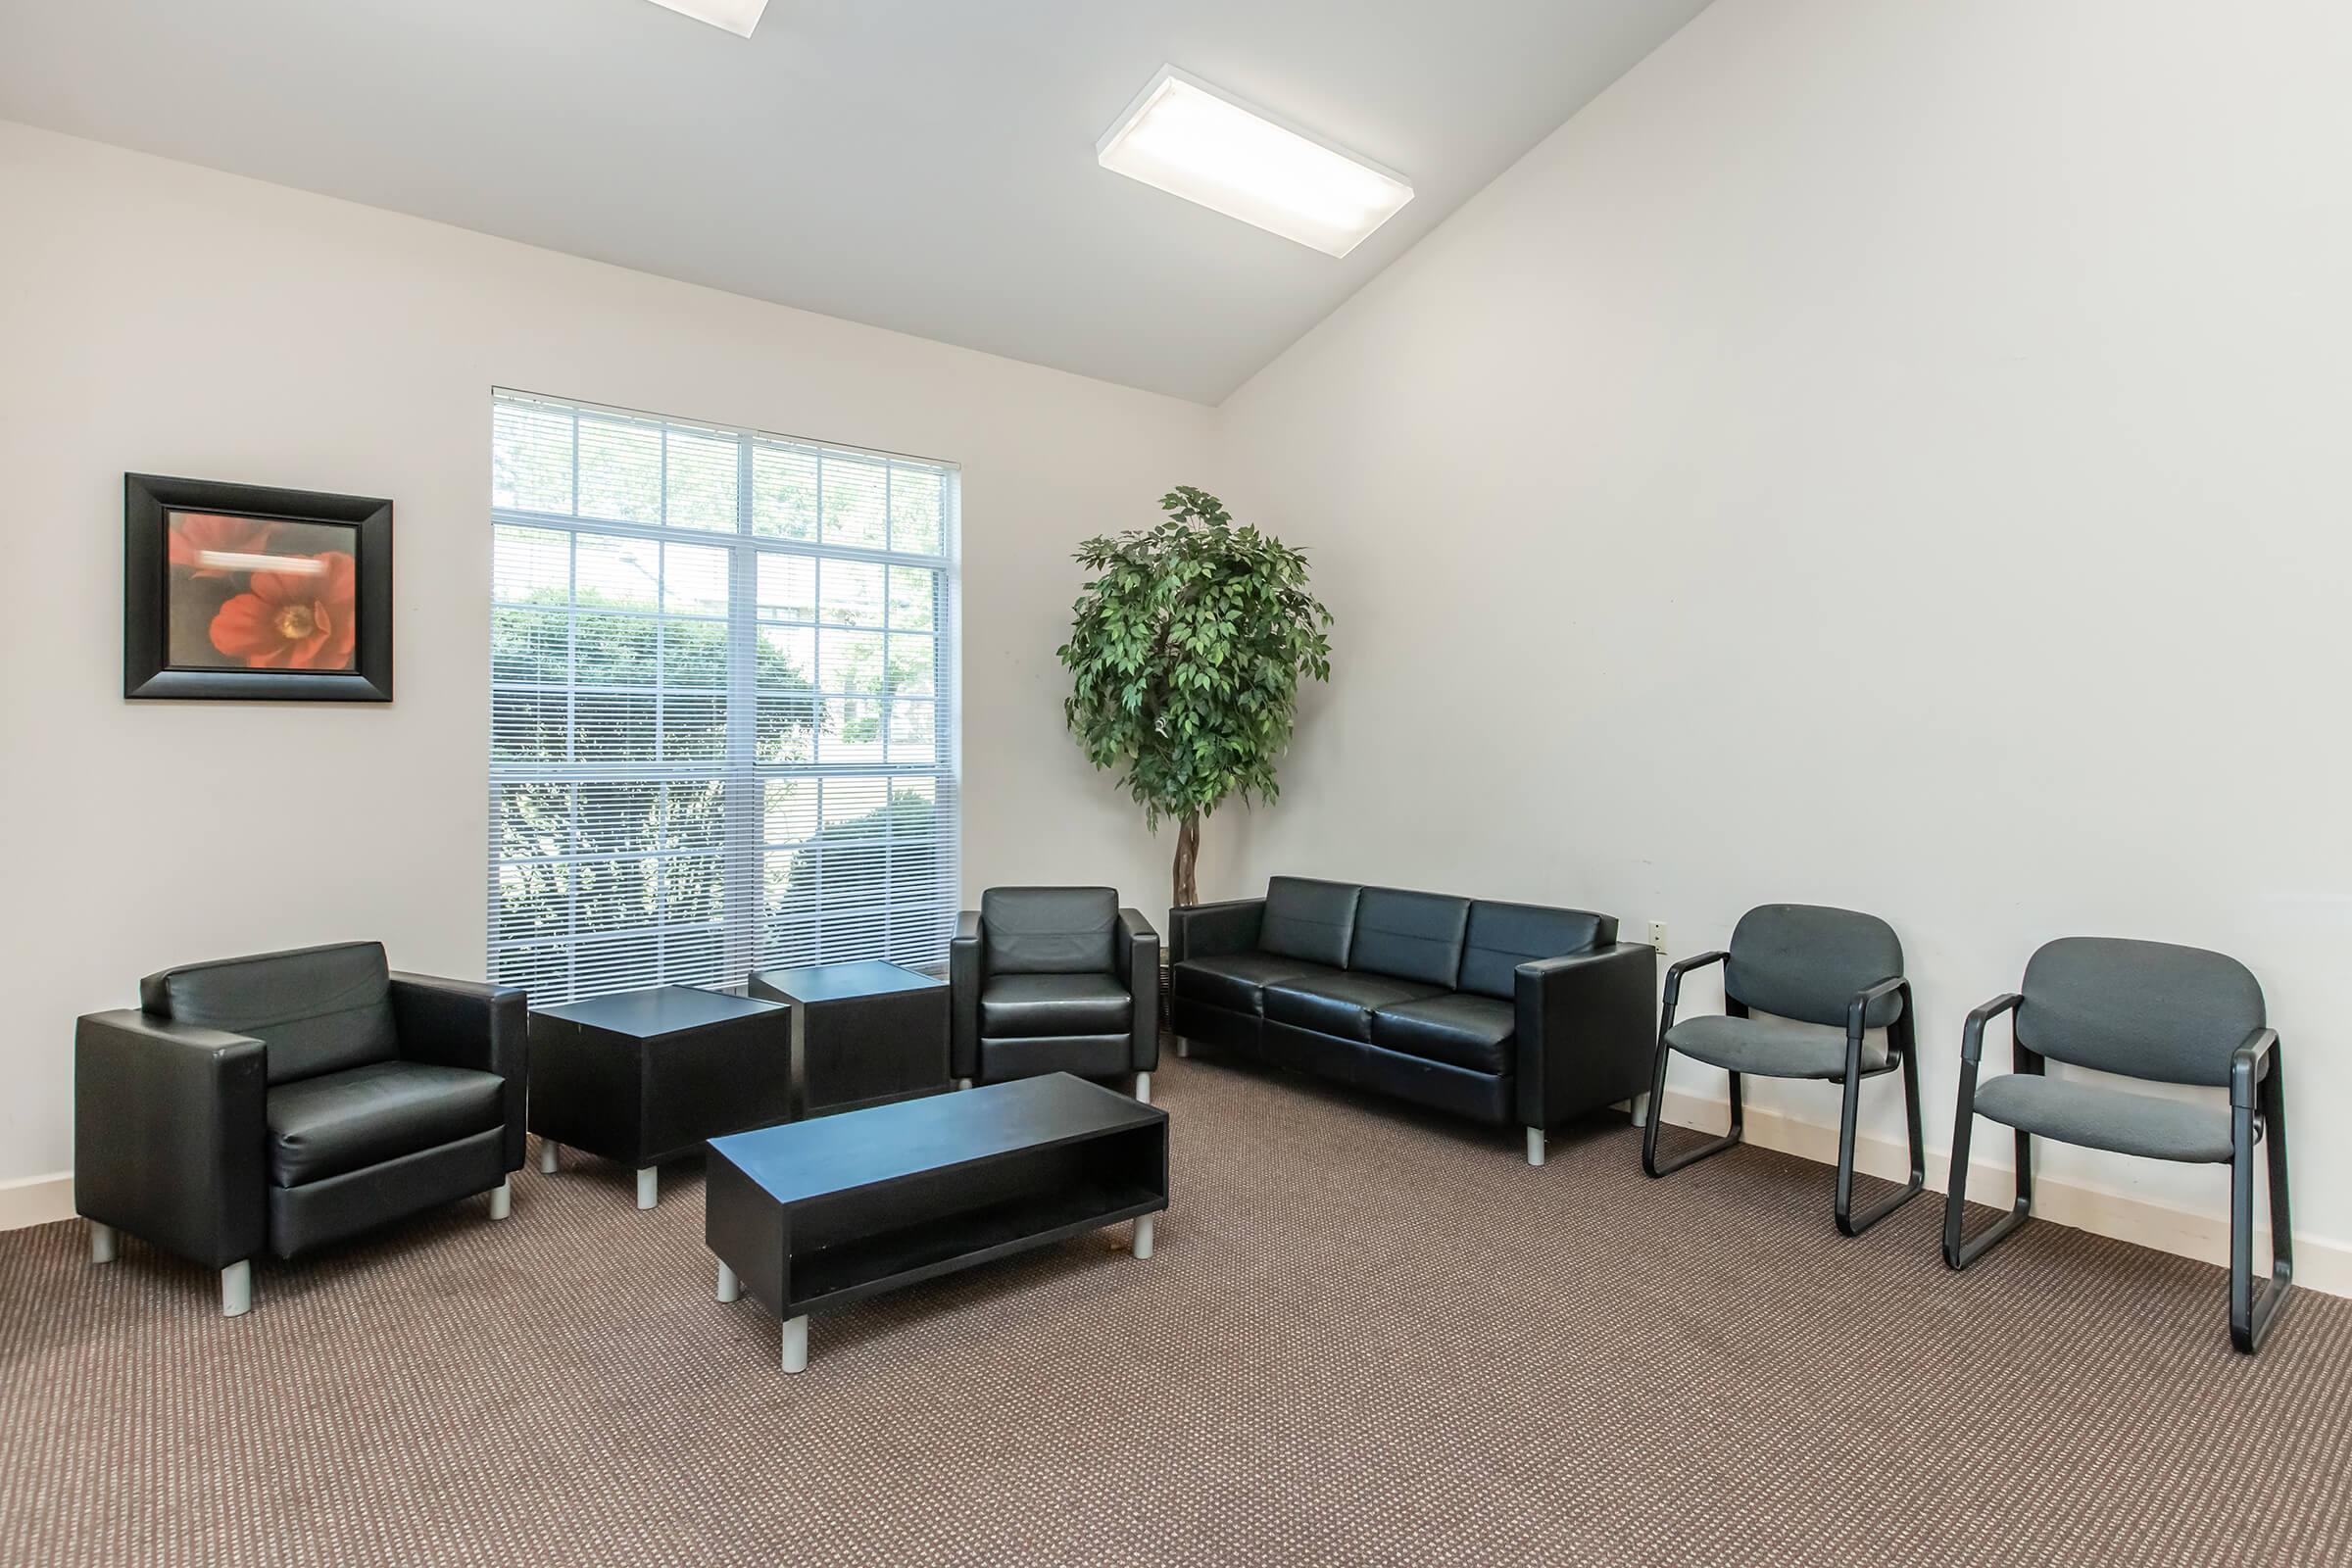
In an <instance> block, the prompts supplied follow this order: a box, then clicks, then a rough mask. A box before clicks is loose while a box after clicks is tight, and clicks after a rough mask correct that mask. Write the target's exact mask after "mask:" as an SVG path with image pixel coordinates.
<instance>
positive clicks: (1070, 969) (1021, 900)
mask: <svg viewBox="0 0 2352 1568" xmlns="http://www.w3.org/2000/svg"><path fill="white" fill-rule="evenodd" d="M1118 924H1119V894H1118V890H1117V889H1116V888H990V889H989V890H988V891H987V892H985V893H983V894H981V895H980V937H981V952H982V953H983V954H984V955H985V956H986V959H987V965H988V972H989V973H990V974H1109V973H1111V972H1112V971H1113V970H1114V969H1116V968H1117V967H1118V965H1117V963H1116V962H1115V961H1114V960H1113V957H1112V953H1113V947H1112V942H1113V938H1114V936H1115V934H1116V932H1117V929H1118Z"/></svg>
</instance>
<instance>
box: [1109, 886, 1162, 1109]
mask: <svg viewBox="0 0 2352 1568" xmlns="http://www.w3.org/2000/svg"><path fill="white" fill-rule="evenodd" d="M1112 956H1113V961H1115V962H1116V963H1117V964H1118V966H1119V978H1120V979H1121V980H1123V981H1125V982H1126V983H1127V998H1128V1003H1129V1007H1130V1010H1129V1013H1128V1017H1129V1028H1130V1030H1131V1031H1132V1033H1133V1036H1134V1054H1133V1056H1132V1058H1131V1059H1130V1061H1129V1063H1128V1065H1129V1066H1131V1067H1132V1068H1134V1069H1135V1071H1137V1072H1150V1071H1152V1069H1153V1068H1155V1067H1157V1066H1158V1065H1159V933H1158V932H1156V931H1154V930H1152V923H1151V922H1150V921H1149V920H1146V919H1145V918H1144V912H1143V911H1142V910H1141V909H1121V910H1120V911H1119V935H1118V940H1117V943H1116V944H1115V946H1114V948H1113V954H1112Z"/></svg>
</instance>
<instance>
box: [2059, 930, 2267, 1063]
mask: <svg viewBox="0 0 2352 1568" xmlns="http://www.w3.org/2000/svg"><path fill="white" fill-rule="evenodd" d="M2019 995H2021V996H2022V997H2023V998H2024V999H2025V1000H2024V1001H2022V1002H2020V1003H2019V1004H2018V1005H2017V1042H2018V1044H2019V1045H2021V1046H2024V1047H2025V1048H2026V1049H2027V1050H2029V1051H2034V1052H2037V1053H2039V1054H2042V1055H2044V1056H2047V1057H2049V1058H2050V1059H2051V1060H2053V1061H2064V1062H2071V1063H2072V1064H2073V1065H2075V1066H2078V1067H2090V1068H2094V1069H2096V1070H2098V1071H2100V1072H2113V1073H2124V1074H2127V1075H2129V1076H2131V1077H2133V1078H2151V1079H2157V1080H2160V1081H2162V1082H2165V1083H2175V1084H2227V1083H2228V1082H2229V1057H2230V1054H2232V1053H2233V1052H2235V1051H2236V1050H2237V1048H2238V1047H2239V1046H2241V1045H2243V1044H2245V1041H2246V1037H2247V1036H2248V1035H2250V1034H2252V1033H2253V1032H2254V1031H2255V1030H2257V1029H2260V1028H2261V1027H2262V1026H2263V1003H2262V986H2261V985H2260V983H2258V982H2257V981H2256V980H2255V978H2254V976H2253V973H2252V972H2251V971H2250V970H2248V969H2247V968H2246V966H2245V965H2244V964H2242V963H2240V962H2238V961H2237V960H2236V959H2235V958H2231V957H2228V956H2224V955H2222V954H2219V953H2210V952H2207V951H2206V950H2205V949H2203V948H2180V947H2175V946H2173V945H2172V944H2171V943H2169V942H2134V941H2131V940H2130V939H2127V938H2124V937H2060V938H2059V939H2058V940H2057V941H2055V942H2049V943H2044V944H2043V945H2042V947H2041V949H2040V951H2038V952H2036V953H2035V954H2034V956H2033V958H2032V959H2031V960H2029V961H2028V962H2027V964H2026V982H2025V984H2024V985H2023V986H2022V987H2021V988H2019Z"/></svg>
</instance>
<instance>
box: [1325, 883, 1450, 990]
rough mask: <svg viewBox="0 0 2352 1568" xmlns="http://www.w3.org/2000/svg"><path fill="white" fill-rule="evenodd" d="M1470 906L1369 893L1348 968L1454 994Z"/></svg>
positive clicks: (1424, 896) (1360, 909) (1395, 891)
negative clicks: (1454, 984) (1435, 987)
mask: <svg viewBox="0 0 2352 1568" xmlns="http://www.w3.org/2000/svg"><path fill="white" fill-rule="evenodd" d="M1469 923H1470V901H1469V900H1468V899H1457V898H1453V897H1450V896H1449V895H1446V894H1443V893H1407V892H1404V891H1403V890H1401V889H1399V888H1366V889H1364V891H1363V896H1362V897H1361V898H1360V899H1358V900H1357V901H1356V906H1355V940H1354V942H1352V943H1351V944H1350V945H1349V946H1348V968H1350V969H1368V970H1370V971H1371V972H1373V973H1374V974H1385V975H1393V976H1395V977H1396V978H1397V979H1399V980H1418V981H1419V982H1421V983H1422V984H1423V985H1428V986H1444V987H1446V989H1447V990H1448V991H1450V990H1452V989H1453V982H1454V980H1455V979H1456V977H1458V976H1459V975H1460V973H1461V969H1462V936H1463V933H1464V931H1465V930H1466V929H1467V928H1468V926H1469Z"/></svg>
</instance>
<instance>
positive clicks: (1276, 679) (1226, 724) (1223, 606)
mask: <svg viewBox="0 0 2352 1568" xmlns="http://www.w3.org/2000/svg"><path fill="white" fill-rule="evenodd" d="M1159 505H1160V510H1161V511H1162V512H1164V513H1165V514H1167V517H1166V520H1165V521H1162V522H1160V523H1159V524H1157V525H1156V526H1154V527H1152V528H1145V529H1132V530H1129V531H1128V532H1125V533H1120V534H1106V535H1103V536H1102V537H1100V538H1095V539H1089V540H1087V541H1086V542H1085V543H1084V544H1082V545H1080V546H1079V547H1078V550H1077V551H1076V553H1075V555H1074V556H1073V558H1072V559H1074V560H1075V561H1077V562H1078V564H1080V565H1082V566H1085V567H1086V568H1087V569H1088V570H1089V571H1091V572H1093V573H1095V574H1096V575H1095V577H1094V580H1093V581H1091V582H1089V583H1088V584H1087V585H1086V588H1085V590H1084V591H1083V592H1082V593H1081V594H1080V595H1079V597H1078V603H1077V604H1076V606H1075V607H1073V610H1074V613H1073V620H1072V624H1071V628H1070V639H1069V641H1068V642H1066V643H1064V644H1062V645H1061V647H1060V648H1058V649H1057V650H1055V653H1056V656H1057V657H1058V658H1059V659H1060V660H1061V662H1062V664H1063V666H1064V667H1066V668H1067V669H1068V670H1069V671H1070V674H1071V688H1072V689H1071V695H1070V697H1069V698H1068V700H1067V701H1066V702H1065V703H1064V704H1063V706H1062V711H1063V714H1064V716H1065V717H1066V719H1067V720H1068V722H1069V726H1070V729H1071V732H1072V733H1073V734H1075V735H1076V736H1077V738H1078V743H1079V746H1080V748H1081V749H1082V750H1084V752H1085V753H1086V756H1087V760H1089V761H1091V762H1093V763H1094V765H1095V766H1097V767H1102V768H1110V767H1118V768H1122V769H1124V775H1125V776H1124V777H1123V778H1122V779H1121V781H1120V782H1121V784H1122V785H1123V786H1124V787H1125V788H1126V790H1127V791H1128V793H1129V794H1130V795H1132V796H1133V797H1134V798H1135V800H1136V803H1137V804H1138V805H1140V806H1142V807H1143V808H1144V809H1145V812H1146V814H1147V816H1148V818H1149V819H1150V821H1151V822H1152V826H1153V827H1157V826H1158V823H1159V818H1160V817H1161V816H1163V815H1166V816H1173V817H1176V818H1178V819H1180V820H1181V819H1184V818H1188V817H1199V816H1205V815H1207V814H1208V813H1209V812H1210V811H1212V810H1214V809H1216V808H1217V807H1218V806H1219V805H1220V804H1222V803H1223V802H1224V801H1225V800H1226V799H1227V798H1228V797H1230V796H1233V795H1236V794H1238V795H1240V796H1241V797H1242V798H1243V799H1244V800H1251V799H1255V800H1264V801H1271V800H1273V799H1275V798H1276V797H1277V795H1278V794H1279V793H1280V786H1279V784H1278V782H1277V780H1276V778H1275V773H1274V764H1275V762H1276V761H1277V760H1279V759H1280V757H1281V756H1282V753H1283V752H1284V750H1285V749H1286V748H1288V746H1289V745H1290V740H1291V721H1292V711H1293V707H1294V704H1295V702H1296V700H1297V697H1298V690H1299V678H1300V677H1301V676H1312V677H1313V678H1314V679H1316V680H1328V679H1330V677H1331V641H1330V638H1329V636H1328V628H1329V627H1330V625H1331V612H1330V611H1328V610H1326V609H1324V607H1323V605H1322V604H1321V603H1320V602H1319V601H1318V600H1316V599H1315V597H1314V596H1313V595H1312V594H1311V593H1309V592H1308V591H1307V588H1306V557H1305V555H1304V554H1303V553H1302V552H1300V551H1297V550H1294V549H1292V548H1290V547H1289V546H1287V545H1285V544H1284V543H1283V542H1282V541H1281V540H1279V539H1276V538H1273V537H1272V536H1270V535H1267V534H1261V533H1260V532H1258V531H1257V529H1256V528H1254V527H1249V526H1243V527H1236V526H1234V522H1233V517H1232V515H1231V514H1229V513H1228V512H1227V511H1226V510H1225V505H1224V503H1223V502H1221V501H1219V500H1218V499H1217V498H1216V497H1215V496H1212V495H1210V494H1208V493H1207V492H1206V491H1203V490H1199V489H1196V488H1194V487H1193V486H1191V485H1179V486H1177V487H1176V488H1175V489H1173V490H1171V491H1169V492H1168V493H1167V494H1166V495H1165V496H1163V497H1161V498H1160V503H1159Z"/></svg>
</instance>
